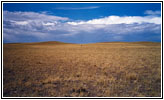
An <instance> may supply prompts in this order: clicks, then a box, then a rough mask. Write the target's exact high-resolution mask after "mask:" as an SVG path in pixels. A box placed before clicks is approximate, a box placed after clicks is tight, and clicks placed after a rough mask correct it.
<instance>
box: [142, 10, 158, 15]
mask: <svg viewBox="0 0 164 100" xmlns="http://www.w3.org/2000/svg"><path fill="white" fill-rule="evenodd" d="M144 14H148V15H160V14H161V11H152V10H146V11H145V13H144Z"/></svg>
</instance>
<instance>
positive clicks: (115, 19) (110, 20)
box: [68, 16, 161, 25]
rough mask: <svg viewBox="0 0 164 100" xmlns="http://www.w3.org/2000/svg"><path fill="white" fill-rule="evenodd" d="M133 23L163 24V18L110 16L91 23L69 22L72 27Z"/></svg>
mask: <svg viewBox="0 0 164 100" xmlns="http://www.w3.org/2000/svg"><path fill="white" fill-rule="evenodd" d="M133 23H139V24H141V23H154V24H161V17H151V16H144V17H141V16H125V17H120V16H108V17H105V18H99V19H93V20H89V21H81V22H68V24H71V25H79V24H106V25H107V24H133Z"/></svg>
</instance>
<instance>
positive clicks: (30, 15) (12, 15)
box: [3, 11, 68, 21]
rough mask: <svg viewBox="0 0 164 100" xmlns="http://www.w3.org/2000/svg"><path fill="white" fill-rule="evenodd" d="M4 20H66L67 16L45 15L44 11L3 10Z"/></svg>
mask: <svg viewBox="0 0 164 100" xmlns="http://www.w3.org/2000/svg"><path fill="white" fill-rule="evenodd" d="M3 16H4V17H3V19H4V20H13V21H38V20H39V21H40V20H42V21H60V20H63V21H66V20H68V18H66V17H59V16H53V15H46V14H45V13H36V12H9V11H4V12H3Z"/></svg>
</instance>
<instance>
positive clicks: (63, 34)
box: [3, 11, 161, 43]
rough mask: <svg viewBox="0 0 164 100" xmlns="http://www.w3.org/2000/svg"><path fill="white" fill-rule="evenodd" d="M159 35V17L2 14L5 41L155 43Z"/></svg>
mask: <svg viewBox="0 0 164 100" xmlns="http://www.w3.org/2000/svg"><path fill="white" fill-rule="evenodd" d="M160 36H161V17H159V16H123V17H121V16H108V17H104V18H99V19H91V20H88V21H80V22H78V21H76V20H75V21H70V19H69V18H66V17H60V16H53V15H48V14H46V13H36V12H9V11H4V12H3V40H4V42H36V41H63V42H73V43H90V42H104V41H144V40H145V41H156V40H160Z"/></svg>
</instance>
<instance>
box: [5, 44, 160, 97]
mask: <svg viewBox="0 0 164 100" xmlns="http://www.w3.org/2000/svg"><path fill="white" fill-rule="evenodd" d="M3 96H4V97H160V96H161V44H160V43H154V42H104V43H93V44H69V43H61V42H40V43H13V44H3Z"/></svg>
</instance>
